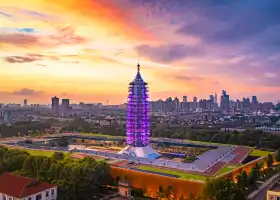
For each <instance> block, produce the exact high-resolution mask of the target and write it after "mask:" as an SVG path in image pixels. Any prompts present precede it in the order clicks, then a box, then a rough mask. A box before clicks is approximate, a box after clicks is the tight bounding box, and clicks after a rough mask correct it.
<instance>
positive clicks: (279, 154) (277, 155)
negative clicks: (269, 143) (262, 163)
mask: <svg viewBox="0 0 280 200" xmlns="http://www.w3.org/2000/svg"><path fill="white" fill-rule="evenodd" d="M275 160H276V161H277V162H280V149H278V150H277V151H276V156H275Z"/></svg>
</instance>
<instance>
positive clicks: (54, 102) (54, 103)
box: [52, 96, 59, 115]
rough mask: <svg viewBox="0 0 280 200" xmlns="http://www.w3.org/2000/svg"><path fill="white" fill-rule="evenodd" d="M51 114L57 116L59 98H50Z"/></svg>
mask: <svg viewBox="0 0 280 200" xmlns="http://www.w3.org/2000/svg"><path fill="white" fill-rule="evenodd" d="M52 113H53V114H55V115H59V98H57V97H56V96H55V97H53V98H52Z"/></svg>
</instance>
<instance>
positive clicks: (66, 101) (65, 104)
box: [61, 99, 70, 110]
mask: <svg viewBox="0 0 280 200" xmlns="http://www.w3.org/2000/svg"><path fill="white" fill-rule="evenodd" d="M61 103H62V108H63V109H66V110H67V109H68V108H69V105H70V102H69V99H62V100H61Z"/></svg>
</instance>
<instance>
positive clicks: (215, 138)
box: [0, 118, 280, 149]
mask: <svg viewBox="0 0 280 200" xmlns="http://www.w3.org/2000/svg"><path fill="white" fill-rule="evenodd" d="M52 121H55V120H48V121H46V122H44V123H42V122H24V123H16V124H14V125H12V126H11V127H8V126H5V125H2V126H0V134H1V136H2V137H8V136H17V135H18V133H21V134H22V135H24V134H27V133H28V132H30V131H31V132H34V131H37V130H38V131H39V132H44V130H45V128H49V127H50V126H51V125H52V123H55V122H52ZM62 126H63V128H62V131H77V132H92V133H102V134H110V135H114V136H125V125H118V124H111V125H110V126H102V127H100V126H99V125H97V124H90V123H88V122H85V121H84V120H83V119H80V118H75V119H74V120H73V121H69V122H65V123H64V124H62ZM151 136H152V137H163V138H179V139H189V140H197V141H205V142H217V143H224V144H236V145H245V146H253V147H257V148H263V149H277V148H278V147H279V146H280V136H279V135H275V134H270V133H266V132H263V131H258V130H245V131H244V132H237V131H233V132H220V131H219V130H218V129H207V130H205V129H197V128H192V127H189V126H187V125H170V124H161V123H152V126H151Z"/></svg>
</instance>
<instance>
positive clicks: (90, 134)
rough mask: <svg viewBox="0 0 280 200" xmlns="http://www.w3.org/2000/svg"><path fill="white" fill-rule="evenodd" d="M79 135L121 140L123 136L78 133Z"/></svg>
mask: <svg viewBox="0 0 280 200" xmlns="http://www.w3.org/2000/svg"><path fill="white" fill-rule="evenodd" d="M80 134H81V135H84V136H99V137H109V138H110V137H111V138H112V137H120V138H123V137H125V136H113V135H105V134H101V133H80Z"/></svg>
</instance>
